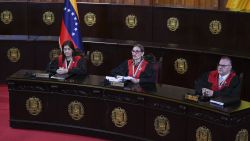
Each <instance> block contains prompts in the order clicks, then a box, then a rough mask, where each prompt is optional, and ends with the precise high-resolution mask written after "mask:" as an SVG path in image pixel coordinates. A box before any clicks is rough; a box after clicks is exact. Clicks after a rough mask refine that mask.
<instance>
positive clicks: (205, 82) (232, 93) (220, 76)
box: [195, 57, 240, 97]
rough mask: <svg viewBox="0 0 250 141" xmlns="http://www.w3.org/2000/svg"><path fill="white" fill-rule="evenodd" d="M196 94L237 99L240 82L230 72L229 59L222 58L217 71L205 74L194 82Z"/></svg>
mask: <svg viewBox="0 0 250 141" xmlns="http://www.w3.org/2000/svg"><path fill="white" fill-rule="evenodd" d="M195 89H196V93H197V94H200V95H203V96H207V97H224V96H227V97H239V91H240V80H239V77H238V76H237V75H236V73H235V72H234V71H232V63H231V59H230V58H228V57H222V58H221V59H220V62H219V64H218V67H217V70H214V71H211V72H208V73H205V74H204V75H202V76H201V77H200V78H199V79H198V80H197V81H196V82H195Z"/></svg>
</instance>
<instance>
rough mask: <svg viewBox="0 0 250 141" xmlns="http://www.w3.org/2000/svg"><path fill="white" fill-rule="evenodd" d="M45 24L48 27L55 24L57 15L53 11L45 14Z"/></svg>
mask: <svg viewBox="0 0 250 141" xmlns="http://www.w3.org/2000/svg"><path fill="white" fill-rule="evenodd" d="M43 22H44V23H45V24H46V25H52V24H53V23H54V22H55V14H54V13H53V12H51V11H46V12H44V13H43Z"/></svg>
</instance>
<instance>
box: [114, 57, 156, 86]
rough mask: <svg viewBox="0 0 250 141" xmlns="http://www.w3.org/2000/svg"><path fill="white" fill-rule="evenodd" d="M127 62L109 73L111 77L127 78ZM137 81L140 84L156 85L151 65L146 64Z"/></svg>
mask: <svg viewBox="0 0 250 141" xmlns="http://www.w3.org/2000/svg"><path fill="white" fill-rule="evenodd" d="M129 61H131V60H126V61H124V62H123V63H122V64H120V65H119V66H118V67H116V68H114V69H113V70H112V71H111V76H117V75H121V76H129V65H128V64H129ZM144 61H146V60H144ZM146 62H147V61H146ZM139 79H140V83H156V71H155V70H154V67H153V63H147V65H146V67H145V69H144V70H143V71H142V72H141V73H140V76H139Z"/></svg>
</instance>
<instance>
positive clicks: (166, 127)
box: [154, 115, 170, 136]
mask: <svg viewBox="0 0 250 141" xmlns="http://www.w3.org/2000/svg"><path fill="white" fill-rule="evenodd" d="M154 127H155V131H156V133H157V134H158V135H159V136H166V135H167V134H169V133H170V123H169V120H168V118H167V117H165V116H163V115H160V116H157V117H156V118H155V121H154Z"/></svg>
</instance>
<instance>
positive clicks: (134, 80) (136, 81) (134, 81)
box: [131, 78, 140, 84]
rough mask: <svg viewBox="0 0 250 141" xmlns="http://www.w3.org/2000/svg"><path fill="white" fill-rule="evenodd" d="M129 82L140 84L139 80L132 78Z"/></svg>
mask: <svg viewBox="0 0 250 141" xmlns="http://www.w3.org/2000/svg"><path fill="white" fill-rule="evenodd" d="M131 81H132V82H133V83H135V84H138V83H139V82H140V79H136V78H132V79H131Z"/></svg>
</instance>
